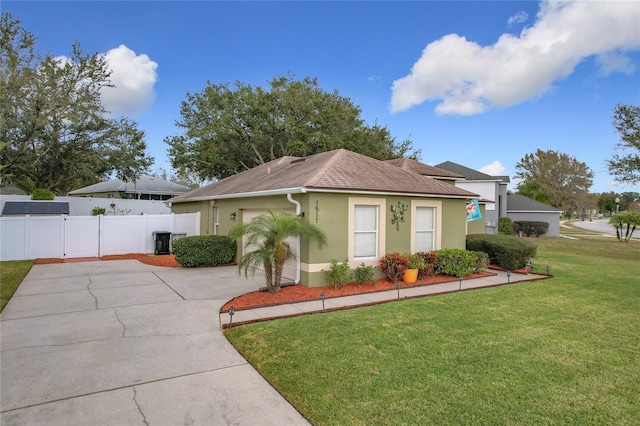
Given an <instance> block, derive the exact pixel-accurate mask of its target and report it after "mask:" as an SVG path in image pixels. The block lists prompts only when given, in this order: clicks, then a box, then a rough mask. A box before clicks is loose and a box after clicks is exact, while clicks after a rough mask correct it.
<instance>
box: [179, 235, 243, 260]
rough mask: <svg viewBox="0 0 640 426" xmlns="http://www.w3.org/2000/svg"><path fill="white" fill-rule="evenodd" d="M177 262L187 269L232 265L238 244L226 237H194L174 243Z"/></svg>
mask: <svg viewBox="0 0 640 426" xmlns="http://www.w3.org/2000/svg"><path fill="white" fill-rule="evenodd" d="M172 245H173V252H174V253H175V255H176V262H178V263H179V264H181V265H182V266H186V267H187V268H192V267H194V266H200V265H210V266H216V265H219V264H225V263H230V262H231V261H232V260H233V257H234V256H235V254H236V242H235V241H234V240H232V239H230V238H229V237H227V236H225V235H194V236H191V237H182V238H179V239H177V240H175V241H173V243H172Z"/></svg>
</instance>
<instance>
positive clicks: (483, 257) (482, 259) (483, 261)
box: [471, 251, 489, 272]
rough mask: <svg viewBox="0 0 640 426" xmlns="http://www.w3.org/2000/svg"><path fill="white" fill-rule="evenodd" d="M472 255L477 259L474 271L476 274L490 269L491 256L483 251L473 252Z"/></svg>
mask: <svg viewBox="0 0 640 426" xmlns="http://www.w3.org/2000/svg"><path fill="white" fill-rule="evenodd" d="M471 254H472V255H473V256H474V257H475V264H474V266H473V269H474V271H475V272H479V271H482V270H483V269H487V268H488V267H489V255H488V254H487V253H485V252H483V251H472V252H471Z"/></svg>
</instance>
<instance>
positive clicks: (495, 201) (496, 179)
mask: <svg viewBox="0 0 640 426" xmlns="http://www.w3.org/2000/svg"><path fill="white" fill-rule="evenodd" d="M435 167H437V168H439V169H444V170H448V171H450V172H453V173H456V174H458V175H461V176H464V180H456V182H455V185H456V186H458V187H460V188H462V189H466V190H467V191H470V192H474V193H476V194H480V196H481V202H484V203H486V206H485V216H486V217H485V218H484V221H485V233H487V234H495V233H497V232H498V219H499V218H501V217H504V216H508V215H507V185H508V184H509V182H510V179H509V176H490V175H487V174H485V173H482V172H479V171H477V170H473V169H470V168H468V167H465V166H461V165H460V164H456V163H453V162H451V161H445V162H444V163H440V164H438V165H436V166H435Z"/></svg>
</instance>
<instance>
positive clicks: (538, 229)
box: [513, 221, 549, 237]
mask: <svg viewBox="0 0 640 426" xmlns="http://www.w3.org/2000/svg"><path fill="white" fill-rule="evenodd" d="M513 228H514V230H515V233H516V235H519V234H520V232H522V235H524V236H526V237H539V236H540V235H544V234H546V233H547V231H548V230H549V222H536V221H522V222H513Z"/></svg>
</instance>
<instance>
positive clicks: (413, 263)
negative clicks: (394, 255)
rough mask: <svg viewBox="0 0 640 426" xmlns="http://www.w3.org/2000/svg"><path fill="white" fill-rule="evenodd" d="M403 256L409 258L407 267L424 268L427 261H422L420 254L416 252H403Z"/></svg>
mask: <svg viewBox="0 0 640 426" xmlns="http://www.w3.org/2000/svg"><path fill="white" fill-rule="evenodd" d="M405 257H406V258H407V259H408V260H409V267H408V269H418V270H420V269H424V268H425V267H426V266H427V263H426V262H425V261H424V259H423V258H422V256H420V255H419V254H418V253H415V254H405Z"/></svg>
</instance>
